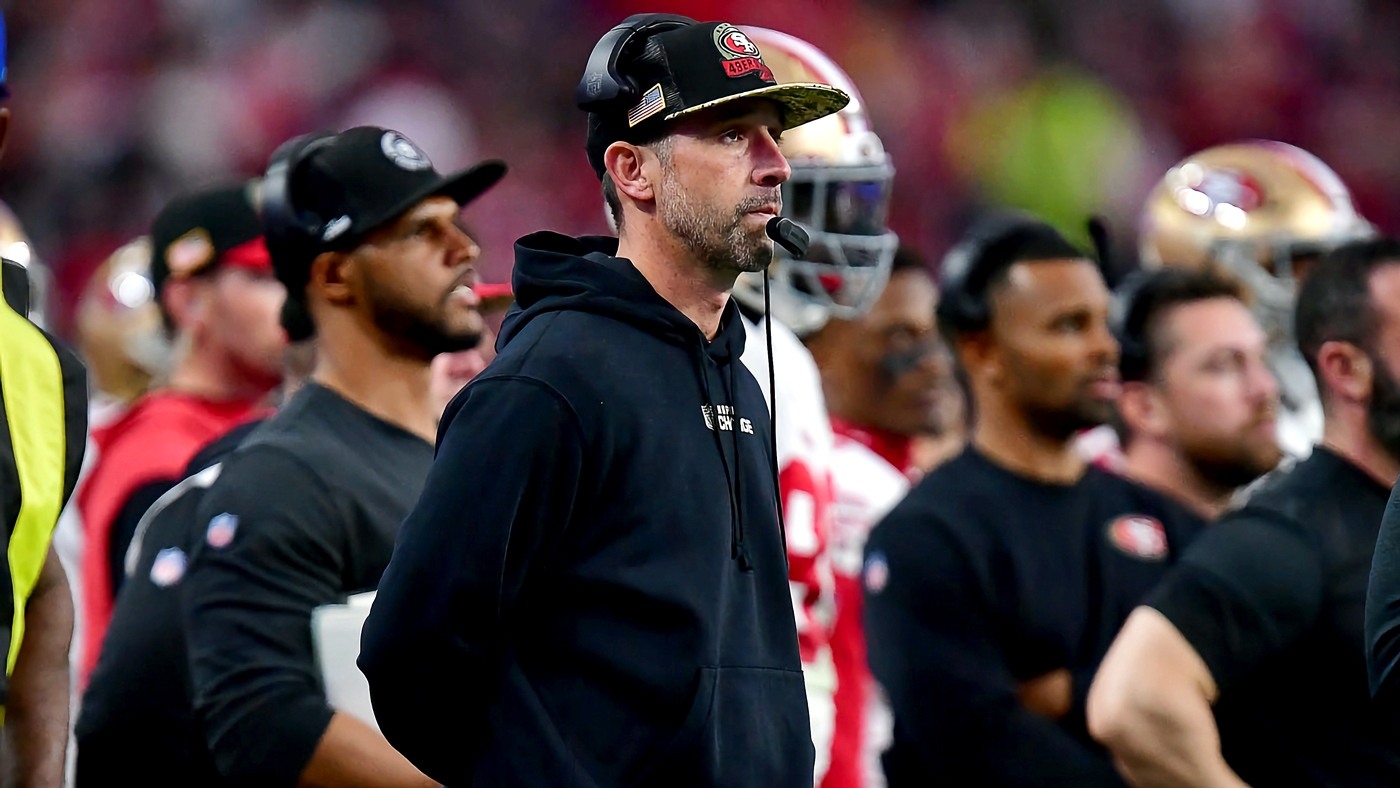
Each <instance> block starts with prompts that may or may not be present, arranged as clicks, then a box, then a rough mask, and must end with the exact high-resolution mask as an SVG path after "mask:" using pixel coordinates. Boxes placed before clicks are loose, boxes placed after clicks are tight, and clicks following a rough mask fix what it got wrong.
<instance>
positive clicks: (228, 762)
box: [181, 447, 347, 786]
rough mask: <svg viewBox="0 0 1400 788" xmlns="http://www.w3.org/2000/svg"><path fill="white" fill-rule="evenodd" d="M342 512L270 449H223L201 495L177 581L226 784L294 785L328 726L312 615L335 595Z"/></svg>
mask: <svg viewBox="0 0 1400 788" xmlns="http://www.w3.org/2000/svg"><path fill="white" fill-rule="evenodd" d="M216 518H218V522H217V523H215V522H214V521H215V519H216ZM230 518H236V519H230ZM345 518H346V514H345V513H343V512H341V511H339V510H338V508H337V506H336V504H335V501H334V499H333V498H332V497H331V494H330V492H329V491H328V490H327V489H326V487H325V485H324V484H323V483H322V481H321V479H320V478H319V477H318V476H316V475H315V474H314V473H312V472H311V471H310V469H308V468H307V467H306V466H305V465H303V464H302V463H301V461H300V460H298V459H296V458H294V457H292V456H290V455H288V454H286V453H284V452H283V451H281V450H279V449H276V448H270V447H252V448H250V449H249V450H247V451H246V452H243V453H239V454H235V455H233V456H232V457H230V458H229V460H228V461H227V462H225V464H224V466H223V471H222V473H221V475H220V477H219V479H218V481H217V482H215V483H214V486H213V487H211V488H210V489H209V492H208V493H206V494H205V496H204V499H203V501H201V502H200V505H199V508H198V510H197V514H196V522H195V527H196V528H197V529H199V530H200V531H202V532H203V533H204V538H203V539H202V540H201V541H200V543H199V545H198V548H197V549H196V550H195V551H194V554H193V555H192V556H191V559H190V566H189V568H188V570H187V571H186V575H185V580H184V582H183V583H182V584H181V597H182V598H181V603H182V607H183V613H184V618H185V629H186V635H187V639H188V648H189V664H190V678H191V680H192V685H193V688H194V707H195V709H194V710H195V714H196V716H197V718H198V719H199V720H200V723H201V725H202V727H203V729H204V735H205V739H206V741H207V743H208V745H209V750H210V753H211V754H212V755H213V758H214V763H215V765H216V766H217V767H218V770H219V772H220V773H221V774H223V775H224V776H225V777H227V778H230V779H231V780H233V781H235V782H243V783H249V784H256V785H269V786H277V785H285V786H291V785H295V784H296V782H297V779H298V778H299V777H300V775H301V772H302V770H303V769H304V768H305V767H306V764H307V763H308V762H309V761H310V759H311V755H312V753H313V752H314V751H315V749H316V745H317V743H318V742H319V741H320V739H321V736H322V734H324V733H325V730H326V726H328V725H329V724H330V720H331V714H332V712H331V709H330V707H329V705H328V704H327V702H326V699H325V693H324V691H323V689H322V687H321V682H320V671H319V669H318V667H317V665H316V658H315V654H314V651H313V647H312V642H311V612H312V610H314V609H315V608H317V607H319V606H321V605H325V604H331V603H334V602H338V601H342V594H343V588H342V585H343V584H342V582H341V578H342V577H343V576H344V557H345V554H346V550H347V547H346V545H345V535H344V525H343V523H344V522H345ZM211 526H212V527H211ZM230 530H232V533H231V534H230V533H229V531H230ZM229 536H231V537H232V538H231V541H228V543H227V544H226V545H224V546H216V544H219V543H222V542H223V541H224V538H220V537H229Z"/></svg>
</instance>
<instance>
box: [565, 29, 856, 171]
mask: <svg viewBox="0 0 1400 788" xmlns="http://www.w3.org/2000/svg"><path fill="white" fill-rule="evenodd" d="M618 67H619V70H620V71H621V72H622V73H624V74H626V75H627V76H628V77H630V78H631V79H632V80H633V81H634V82H635V83H636V85H637V87H638V90H639V91H640V92H641V97H640V98H638V99H633V100H630V101H628V102H624V103H621V104H615V105H613V106H609V107H607V108H606V109H601V110H598V111H595V112H590V113H589V116H588V142H587V146H586V147H587V150H588V161H589V163H590V164H592V165H593V170H594V172H596V173H597V174H598V177H599V178H601V177H602V176H603V172H604V170H605V168H604V166H603V152H604V151H606V150H607V149H608V146H609V145H611V144H612V143H614V142H618V141H627V142H641V141H644V140H647V139H654V138H655V137H657V136H660V135H661V134H662V133H663V132H664V129H665V126H666V124H668V123H670V122H671V121H675V120H678V119H680V118H684V117H686V116H687V115H692V114H694V113H696V112H700V111H702V110H706V109H709V108H711V107H717V106H719V105H721V104H725V103H728V102H731V101H738V100H740V99H748V98H766V99H771V100H773V101H774V102H776V103H777V104H778V105H779V106H780V107H781V108H782V120H783V125H784V127H785V128H789V129H790V128H793V127H796V126H801V125H802V124H804V123H809V122H811V121H814V120H816V119H818V118H822V117H825V116H827V115H831V114H833V113H835V112H839V111H840V110H841V109H842V108H843V107H845V106H846V105H847V104H848V103H850V100H851V97H850V96H849V95H847V94H846V93H845V91H842V90H840V89H838V88H834V87H831V86H830V85H819V84H816V83H784V84H781V85H780V84H778V82H777V80H776V79H774V78H773V72H772V71H771V70H770V69H769V68H768V66H767V64H765V63H764V62H763V53H762V52H760V51H759V49H758V46H757V45H756V44H755V43H754V42H753V41H752V40H751V39H750V38H749V37H748V36H747V35H745V33H744V32H743V31H742V30H740V29H739V28H737V27H735V26H734V25H731V24H729V23H728V22H696V23H694V24H691V25H687V26H685V27H680V28H674V29H670V30H665V31H664V32H660V33H655V34H652V35H651V36H649V37H647V38H646V40H645V43H644V44H643V45H642V47H641V49H640V51H639V53H638V54H636V55H634V56H632V57H630V58H627V59H625V60H622V61H620V62H619V64H618Z"/></svg>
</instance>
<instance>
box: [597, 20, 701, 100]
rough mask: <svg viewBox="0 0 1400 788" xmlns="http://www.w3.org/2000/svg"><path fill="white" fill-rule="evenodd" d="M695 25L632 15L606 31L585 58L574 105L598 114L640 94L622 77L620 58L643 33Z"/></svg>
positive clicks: (634, 86)
mask: <svg viewBox="0 0 1400 788" xmlns="http://www.w3.org/2000/svg"><path fill="white" fill-rule="evenodd" d="M693 24H696V21H695V20H694V19H691V18H690V17H688V16H680V15H678V14H633V15H632V16H629V17H627V18H626V19H624V20H622V23H621V24H619V25H618V26H617V27H614V28H613V29H612V30H609V31H608V32H607V33H606V34H604V35H603V37H602V38H600V39H598V43H597V44H594V45H593V51H592V52H591V53H590V54H589V55H588V65H587V66H585V67H584V71H583V78H582V79H580V80H579V83H578V87H576V88H574V102H575V103H576V104H578V107H579V109H581V110H584V111H585V112H600V111H603V110H605V109H607V108H608V106H609V105H612V104H614V103H626V102H628V101H629V100H631V99H635V98H637V97H638V96H639V95H640V94H641V91H640V90H639V89H638V87H637V84H636V81H635V80H633V79H632V78H631V77H629V76H627V75H626V74H624V73H622V68H621V63H620V62H619V61H620V60H621V58H622V54H623V52H624V51H626V49H627V46H628V44H630V43H632V40H633V39H634V38H636V37H637V36H638V35H640V34H642V33H646V32H661V30H671V29H675V28H680V27H686V26H688V25H693Z"/></svg>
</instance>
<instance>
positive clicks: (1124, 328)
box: [1109, 270, 1155, 381]
mask: <svg viewBox="0 0 1400 788" xmlns="http://www.w3.org/2000/svg"><path fill="white" fill-rule="evenodd" d="M1154 273H1155V271H1146V270H1139V271H1134V272H1133V273H1131V274H1129V275H1128V277H1127V278H1126V279H1124V280H1123V283H1122V284H1120V285H1119V286H1118V291H1117V292H1116V293H1115V294H1114V298H1113V311H1112V313H1111V319H1110V320H1109V325H1110V327H1111V329H1112V330H1113V338H1114V339H1117V340H1118V369H1119V371H1120V372H1121V373H1122V377H1123V380H1125V381H1128V380H1141V379H1142V378H1143V375H1144V374H1145V373H1146V372H1147V363H1148V356H1149V355H1150V353H1149V352H1148V347H1147V337H1146V336H1144V332H1145V329H1146V328H1147V326H1146V325H1145V318H1146V315H1143V314H1142V311H1143V310H1142V308H1141V307H1142V303H1141V300H1140V299H1139V296H1141V295H1142V292H1143V290H1144V289H1145V288H1146V287H1147V285H1148V283H1149V282H1151V281H1152V279H1153V274H1154Z"/></svg>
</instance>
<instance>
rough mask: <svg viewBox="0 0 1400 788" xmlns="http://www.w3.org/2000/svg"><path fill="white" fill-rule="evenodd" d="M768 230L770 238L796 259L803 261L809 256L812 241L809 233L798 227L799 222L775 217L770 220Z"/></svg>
mask: <svg viewBox="0 0 1400 788" xmlns="http://www.w3.org/2000/svg"><path fill="white" fill-rule="evenodd" d="M766 229H767V232H768V237H769V238H772V239H773V240H774V241H775V242H776V243H777V244H778V245H779V246H781V247H783V248H784V249H786V250H787V251H788V254H790V255H792V256H793V257H794V258H795V259H798V260H801V259H802V258H804V257H806V256H807V247H808V246H810V245H811V243H812V241H811V239H810V238H808V237H807V231H806V230H804V229H802V228H801V227H798V226H797V222H794V221H793V220H791V219H784V218H783V217H781V216H774V217H773V218H772V219H769V220H768V227H767V228H766Z"/></svg>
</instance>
